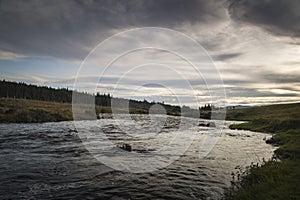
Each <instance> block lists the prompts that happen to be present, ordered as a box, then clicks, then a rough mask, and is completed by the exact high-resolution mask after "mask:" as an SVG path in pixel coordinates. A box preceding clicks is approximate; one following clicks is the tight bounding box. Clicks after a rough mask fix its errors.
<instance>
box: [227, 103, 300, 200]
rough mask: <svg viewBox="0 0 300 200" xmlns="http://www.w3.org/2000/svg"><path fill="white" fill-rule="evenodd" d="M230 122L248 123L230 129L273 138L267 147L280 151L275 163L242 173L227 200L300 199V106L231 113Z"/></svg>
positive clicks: (271, 162)
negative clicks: (257, 133)
mask: <svg viewBox="0 0 300 200" xmlns="http://www.w3.org/2000/svg"><path fill="white" fill-rule="evenodd" d="M227 119H230V120H245V121H248V122H247V123H242V124H233V125H231V126H230V128H231V129H244V130H251V131H259V132H267V133H272V134H274V135H273V137H272V138H271V139H270V140H267V143H271V144H273V145H278V146H279V148H278V149H277V150H276V151H275V158H274V159H273V160H270V161H266V162H264V163H263V164H262V165H261V166H258V165H256V164H253V165H252V166H250V167H249V168H247V169H245V170H244V171H241V172H240V173H239V174H240V175H237V176H239V178H237V179H236V180H235V181H234V182H233V186H232V188H231V190H230V191H229V192H228V194H227V197H226V199H299V198H300V170H299V169H300V160H299V159H300V104H299V103H298V104H284V105H272V106H262V107H254V108H247V109H239V110H229V111H228V112H227ZM235 178H236V177H235Z"/></svg>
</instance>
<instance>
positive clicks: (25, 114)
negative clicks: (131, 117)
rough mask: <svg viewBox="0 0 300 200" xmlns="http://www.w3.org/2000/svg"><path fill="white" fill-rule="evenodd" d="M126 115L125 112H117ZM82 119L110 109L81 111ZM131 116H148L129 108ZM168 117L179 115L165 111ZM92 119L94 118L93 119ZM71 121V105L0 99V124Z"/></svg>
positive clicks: (142, 109) (107, 111)
mask: <svg viewBox="0 0 300 200" xmlns="http://www.w3.org/2000/svg"><path fill="white" fill-rule="evenodd" d="M119 111H120V113H126V112H127V110H126V109H125V110H119ZM80 112H82V113H81V114H82V119H92V118H93V117H91V116H93V115H94V114H95V113H96V115H97V116H98V114H99V113H111V112H112V111H111V108H110V107H104V106H95V113H88V112H86V111H85V110H84V106H83V109H82V110H80ZM129 112H130V113H131V114H148V112H149V111H148V110H147V109H145V108H132V107H131V108H129ZM167 114H168V115H180V113H178V112H175V111H172V110H167ZM93 119H94V118H93ZM70 120H73V113H72V104H71V103H58V102H49V101H38V100H28V99H13V98H0V123H40V122H58V121H70Z"/></svg>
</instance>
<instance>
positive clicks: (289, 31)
mask: <svg viewBox="0 0 300 200" xmlns="http://www.w3.org/2000/svg"><path fill="white" fill-rule="evenodd" d="M229 3H230V5H229V13H230V15H231V17H232V18H233V19H235V20H240V21H242V22H248V23H251V24H254V25H259V26H261V27H263V28H264V29H266V30H268V31H270V32H271V33H273V34H277V35H284V36H295V37H300V23H299V22H300V1H298V0H229Z"/></svg>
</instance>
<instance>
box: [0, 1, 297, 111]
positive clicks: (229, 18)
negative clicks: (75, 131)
mask: <svg viewBox="0 0 300 200" xmlns="http://www.w3.org/2000/svg"><path fill="white" fill-rule="evenodd" d="M0 24H1V26H0V71H1V77H0V78H1V79H5V80H13V81H23V82H27V83H33V84H38V85H49V86H52V87H69V88H73V87H74V82H75V80H77V82H80V89H82V90H85V91H88V92H94V91H100V92H103V93H104V92H105V93H108V92H109V93H113V95H114V96H119V97H126V98H135V99H144V98H145V99H148V100H156V101H165V102H168V103H174V104H177V103H182V104H185V105H189V106H193V107H197V106H198V105H202V104H204V103H208V102H213V101H214V95H212V92H211V91H210V89H211V88H223V87H224V88H225V92H226V99H225V101H226V103H227V104H228V105H238V104H241V105H262V104H272V103H282V102H296V101H299V97H300V56H299V55H300V1H298V0H210V1H207V0H199V1H196V0H189V1H187V0H129V1H123V0H99V1H93V0H85V1H83V0H82V1H80V0H76V1H58V0H57V1H56V0H53V1H39V0H29V1H21V0H18V1H15V0H6V1H5V0H2V1H0ZM143 27H158V29H155V31H153V32H152V31H151V30H153V29H146V30H145V29H142V28H143ZM136 28H141V29H138V30H140V31H138V32H134V31H133V32H132V31H130V30H137V29H136ZM161 28H162V29H161ZM149 30H150V31H149ZM171 30H174V31H175V32H174V34H173V33H172V32H170V34H169V33H168V31H171ZM122 33H123V35H122ZM124 33H125V35H124ZM131 33H133V34H131ZM179 33H183V34H184V36H185V37H186V38H189V39H190V41H191V40H193V41H194V42H197V43H198V44H199V45H200V46H201V47H203V48H202V49H201V48H200V49H196V48H194V47H193V44H191V43H189V42H188V41H189V40H188V39H187V41H186V40H185V39H184V38H180V37H179V36H178V34H179ZM116 34H117V35H116ZM103 41H104V42H103ZM105 41H106V42H107V43H105ZM101 42H102V43H101ZM99 44H100V46H99ZM135 44H138V45H135ZM145 44H147V45H150V46H151V47H158V46H160V45H162V44H164V45H169V49H175V50H176V51H177V52H175V53H177V54H172V53H171V52H170V51H168V48H162V49H158V48H140V49H138V47H145V46H143V45H145ZM93 49H94V51H93V52H92V53H91V51H92V50H93ZM127 50H128V52H127V53H126V54H124V51H127ZM122 52H123V53H122ZM181 55H185V57H188V58H191V59H192V60H193V58H195V59H194V60H193V63H192V64H195V63H196V64H195V66H192V65H191V63H189V62H187V60H183V59H181V57H180V56H181ZM87 56H88V57H87ZM103 57H105V58H110V59H111V63H110V65H109V66H108V67H107V65H105V63H104V62H103ZM196 57H197V59H196ZM208 58H211V59H212V60H209V59H208ZM84 59H85V60H84ZM83 61H84V62H83ZM80 66H81V68H80ZM195 67H196V69H195ZM221 83H222V85H220V84H221ZM95 87H96V89H95ZM76 89H78V88H76ZM178 99H179V100H178Z"/></svg>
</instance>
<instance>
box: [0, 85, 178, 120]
mask: <svg viewBox="0 0 300 200" xmlns="http://www.w3.org/2000/svg"><path fill="white" fill-rule="evenodd" d="M74 92H76V91H72V90H69V89H67V88H60V89H55V88H51V87H47V86H36V85H31V84H26V83H17V82H11V81H5V80H2V81H0V97H4V98H17V99H30V100H40V101H50V102H60V103H71V102H72V95H73V93H74ZM76 95H79V96H80V102H84V99H86V100H87V102H90V100H91V99H95V104H96V105H99V106H103V107H110V106H111V102H112V99H114V100H115V101H114V102H119V103H120V102H121V104H129V107H130V108H135V109H140V110H141V111H142V112H143V111H144V112H147V111H148V110H149V108H150V107H151V106H152V105H154V104H157V102H154V101H153V102H148V101H146V100H144V101H137V100H127V99H122V98H113V97H112V96H111V95H110V94H100V93H97V94H95V95H94V94H88V93H86V92H76ZM158 104H161V105H163V106H164V107H165V109H166V110H167V112H168V113H172V114H180V110H181V109H180V107H179V106H173V105H168V104H164V103H159V102H158Z"/></svg>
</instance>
